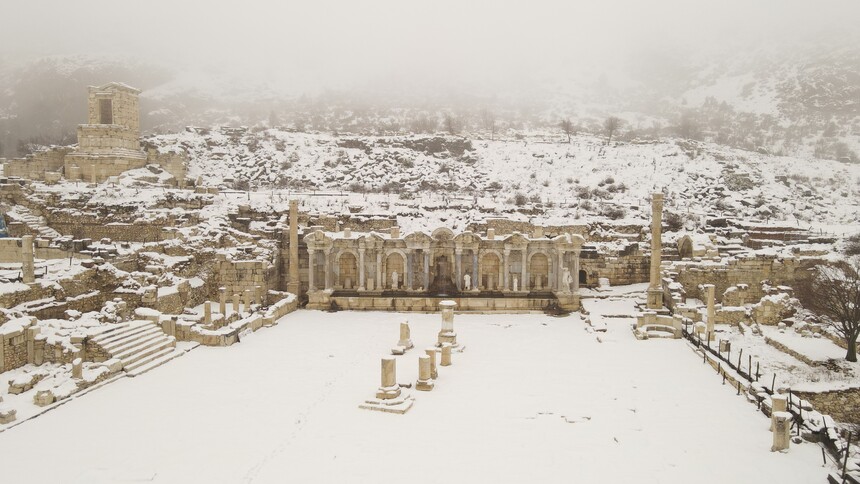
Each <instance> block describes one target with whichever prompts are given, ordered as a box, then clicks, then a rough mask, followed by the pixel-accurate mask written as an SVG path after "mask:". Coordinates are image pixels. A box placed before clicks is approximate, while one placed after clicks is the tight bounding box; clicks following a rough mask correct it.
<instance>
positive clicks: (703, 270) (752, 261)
mask: <svg viewBox="0 0 860 484" xmlns="http://www.w3.org/2000/svg"><path fill="white" fill-rule="evenodd" d="M818 262H819V261H818V260H816V259H791V258H786V259H779V258H777V257H774V256H761V255H759V256H751V257H739V258H736V259H730V260H729V261H728V264H725V265H723V264H716V263H713V262H702V263H696V262H676V263H675V265H674V270H675V271H676V272H677V274H678V276H677V278H676V280H677V281H678V282H680V283H681V285H682V286H683V287H684V291H685V292H686V294H687V297H693V298H696V299H700V300H704V295H703V294H701V292H700V290H699V286H700V285H702V284H713V285H715V286H716V294H717V301H718V302H722V295H723V293H724V292H725V291H726V289H728V288H729V287H731V286H736V285H738V284H746V285H747V286H748V288H749V289H748V291H747V293H746V295H745V297H746V298H748V299H749V300H751V301H758V300H760V299H761V298H762V297H763V296H765V293H764V291H763V290H762V287H761V283H762V281H765V280H767V281H770V283H771V285H774V286H776V285H786V286H794V285H795V284H796V283H797V281H798V280H799V278H803V277H808V271H807V269H808V268H810V267H812V266H813V265H815V264H816V263H818Z"/></svg>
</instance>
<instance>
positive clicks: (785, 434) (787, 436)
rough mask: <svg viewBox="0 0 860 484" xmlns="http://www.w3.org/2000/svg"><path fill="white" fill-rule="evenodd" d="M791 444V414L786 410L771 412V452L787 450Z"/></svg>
mask: <svg viewBox="0 0 860 484" xmlns="http://www.w3.org/2000/svg"><path fill="white" fill-rule="evenodd" d="M790 444H791V414H790V413H788V412H774V413H773V447H771V448H770V451H771V452H782V451H786V450H788V447H789V445H790Z"/></svg>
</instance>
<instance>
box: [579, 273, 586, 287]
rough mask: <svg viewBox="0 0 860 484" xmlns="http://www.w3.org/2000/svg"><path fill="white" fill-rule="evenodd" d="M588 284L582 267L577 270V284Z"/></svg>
mask: <svg viewBox="0 0 860 484" xmlns="http://www.w3.org/2000/svg"><path fill="white" fill-rule="evenodd" d="M585 284H588V273H587V272H585V270H584V269H580V270H579V285H581V286H582V285H585Z"/></svg>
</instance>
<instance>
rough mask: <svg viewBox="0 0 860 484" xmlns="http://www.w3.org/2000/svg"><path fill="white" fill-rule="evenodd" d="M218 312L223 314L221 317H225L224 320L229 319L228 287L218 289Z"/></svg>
mask: <svg viewBox="0 0 860 484" xmlns="http://www.w3.org/2000/svg"><path fill="white" fill-rule="evenodd" d="M218 310H219V311H220V312H221V315H222V316H224V319H227V288H226V287H220V288H218Z"/></svg>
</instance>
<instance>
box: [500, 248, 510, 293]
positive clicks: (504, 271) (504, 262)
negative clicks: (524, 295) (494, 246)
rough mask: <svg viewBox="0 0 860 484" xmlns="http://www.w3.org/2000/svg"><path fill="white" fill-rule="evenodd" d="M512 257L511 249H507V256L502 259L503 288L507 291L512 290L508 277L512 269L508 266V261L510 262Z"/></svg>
mask: <svg viewBox="0 0 860 484" xmlns="http://www.w3.org/2000/svg"><path fill="white" fill-rule="evenodd" d="M510 258H511V250H510V249H505V257H504V259H502V289H504V290H505V291H510V290H511V288H510V285H509V283H508V279H509V277H508V272H510V270H509V269H508V267H509V266H508V263H509V260H510Z"/></svg>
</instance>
